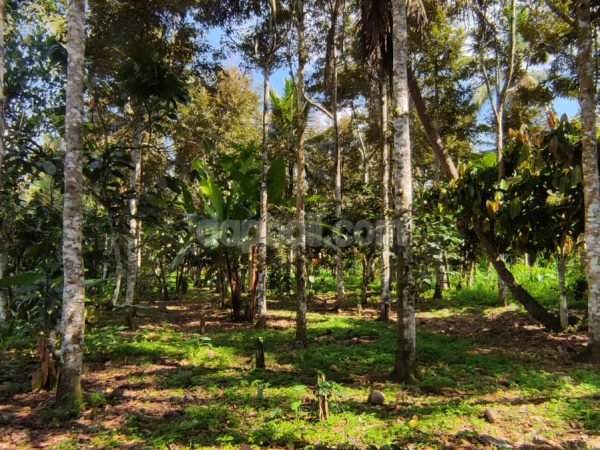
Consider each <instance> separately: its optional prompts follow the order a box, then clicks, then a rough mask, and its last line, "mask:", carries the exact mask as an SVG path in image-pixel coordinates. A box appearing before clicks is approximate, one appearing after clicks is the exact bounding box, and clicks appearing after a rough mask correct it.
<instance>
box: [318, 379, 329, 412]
mask: <svg viewBox="0 0 600 450" xmlns="http://www.w3.org/2000/svg"><path fill="white" fill-rule="evenodd" d="M328 391H329V389H328V388H327V385H326V381H325V374H324V373H321V372H320V373H318V374H317V385H316V386H315V395H316V397H317V408H318V411H319V420H327V419H329V392H328Z"/></svg>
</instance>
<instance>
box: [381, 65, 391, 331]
mask: <svg viewBox="0 0 600 450" xmlns="http://www.w3.org/2000/svg"><path fill="white" fill-rule="evenodd" d="M386 78H387V77H385V76H384V75H383V74H382V80H381V81H380V84H379V89H380V94H381V100H380V101H381V116H380V119H381V126H380V127H381V159H382V165H383V171H382V176H381V200H382V201H381V203H382V209H383V230H382V232H381V302H380V305H381V307H380V313H379V318H380V319H381V320H385V321H387V320H389V318H390V279H391V271H390V237H391V235H392V229H391V225H390V146H389V140H388V133H389V130H388V120H389V118H388V99H389V94H388V83H387V79H386Z"/></svg>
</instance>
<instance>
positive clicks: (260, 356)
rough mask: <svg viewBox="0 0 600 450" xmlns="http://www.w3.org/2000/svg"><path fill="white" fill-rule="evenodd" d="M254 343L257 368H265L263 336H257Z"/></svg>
mask: <svg viewBox="0 0 600 450" xmlns="http://www.w3.org/2000/svg"><path fill="white" fill-rule="evenodd" d="M254 345H255V347H256V368H257V369H264V368H265V344H264V342H263V338H261V337H259V338H257V339H256V342H255V343H254Z"/></svg>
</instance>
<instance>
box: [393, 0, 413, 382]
mask: <svg viewBox="0 0 600 450" xmlns="http://www.w3.org/2000/svg"><path fill="white" fill-rule="evenodd" d="M407 7H408V0H392V16H393V21H394V23H393V30H394V37H393V39H394V45H393V46H394V62H393V69H394V78H393V86H394V156H393V160H394V167H393V170H394V209H395V213H396V230H397V233H396V242H395V249H396V258H397V261H398V263H397V264H398V267H397V274H398V276H397V283H398V288H397V291H398V297H397V298H398V311H397V313H398V335H397V348H396V362H395V366H394V371H393V376H394V378H395V379H397V380H398V381H402V382H407V383H408V382H413V381H415V380H416V358H415V357H416V341H417V339H416V338H417V336H416V320H415V303H416V296H417V293H416V289H415V283H414V279H413V255H412V249H411V246H412V165H411V148H410V128H409V123H410V120H409V119H410V118H409V109H408V98H409V92H408V79H407V67H408V24H407V21H406V14H407Z"/></svg>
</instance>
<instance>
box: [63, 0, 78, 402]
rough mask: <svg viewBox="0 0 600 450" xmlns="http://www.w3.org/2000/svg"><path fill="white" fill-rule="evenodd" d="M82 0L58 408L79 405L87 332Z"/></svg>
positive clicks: (70, 96)
mask: <svg viewBox="0 0 600 450" xmlns="http://www.w3.org/2000/svg"><path fill="white" fill-rule="evenodd" d="M84 10H85V2H84V0H71V1H70V2H69V6H68V10H67V24H68V40H67V54H68V65H67V67H68V68H67V101H66V116H65V128H66V130H65V139H66V144H67V150H66V153H65V162H64V165H65V166H64V174H65V191H64V197H63V201H64V205H63V270H64V282H63V283H64V284H63V304H62V319H61V328H62V342H61V365H62V367H61V372H60V379H59V381H58V390H57V392H56V401H57V404H58V405H60V406H64V407H69V408H79V406H80V403H81V401H82V392H81V366H82V360H83V349H82V346H83V333H84V328H85V320H84V313H85V305H84V302H85V286H84V271H83V251H82V227H81V222H82V184H83V183H82V181H83V175H82V166H83V108H84V104H83V60H84V55H85V30H84V27H85V24H84V20H85V12H84Z"/></svg>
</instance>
